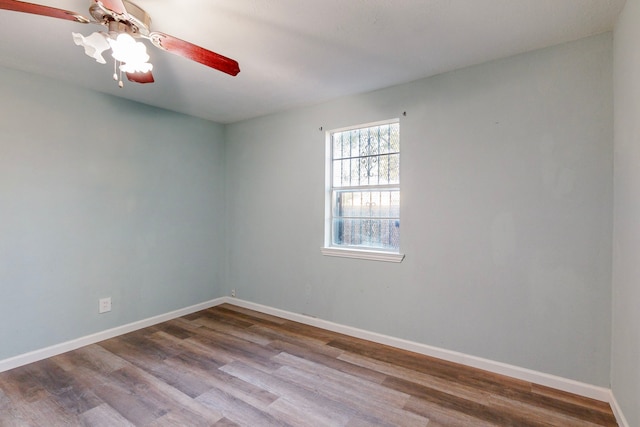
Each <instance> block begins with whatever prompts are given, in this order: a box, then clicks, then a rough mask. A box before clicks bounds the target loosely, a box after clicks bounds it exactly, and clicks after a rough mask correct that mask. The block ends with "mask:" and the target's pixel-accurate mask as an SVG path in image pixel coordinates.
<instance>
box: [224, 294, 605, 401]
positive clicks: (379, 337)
mask: <svg viewBox="0 0 640 427" xmlns="http://www.w3.org/2000/svg"><path fill="white" fill-rule="evenodd" d="M224 299H225V302H227V303H229V304H233V305H237V306H240V307H244V308H248V309H252V310H256V311H260V312H262V313H265V314H271V315H274V316H278V317H282V318H285V319H288V320H292V321H296V322H300V323H304V324H306V325H310V326H316V327H319V328H322V329H327V330H329V331H333V332H338V333H341V334H345V335H349V336H352V337H356V338H362V339H365V340H369V341H373V342H377V343H380V344H385V345H389V346H392V347H397V348H401V349H403V350H409V351H413V352H415V353H419V354H424V355H426V356H431V357H436V358H439V359H443V360H447V361H450V362H454V363H460V364H462V365H466V366H471V367H474V368H478V369H482V370H485V371H489V372H493V373H496V374H501V375H506V376H509V377H512V378H517V379H520V380H523V381H528V382H531V383H535V384H539V385H543V386H547V387H551V388H554V389H556V390H562V391H566V392H569V393H574V394H578V395H580V396H585V397H589V398H591V399H596V400H600V401H602V402H610V399H611V396H612V395H611V390H610V389H608V388H605V387H599V386H594V385H591V384H586V383H582V382H579V381H575V380H571V379H568V378H562V377H558V376H555V375H550V374H546V373H543V372H538V371H534V370H531V369H526V368H521V367H518V366H514V365H509V364H506V363H502V362H496V361H493V360H489V359H483V358H481V357H476V356H471V355H468V354H464V353H459V352H456V351H450V350H445V349H442V348H438V347H433V346H430V345H426V344H421V343H417V342H413V341H408V340H404V339H401V338H395V337H391V336H388V335H383V334H379V333H376V332H370V331H366V330H363V329H358V328H353V327H350V326H345V325H341V324H338V323H333V322H329V321H327V320H322V319H318V318H316V317H311V316H307V315H304V314H297V313H292V312H289V311H285V310H280V309H277V308H272V307H269V306H265V305H261V304H256V303H253V302H249V301H245V300H241V299H237V298H231V297H224Z"/></svg>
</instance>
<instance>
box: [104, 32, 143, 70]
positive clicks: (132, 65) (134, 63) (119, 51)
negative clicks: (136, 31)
mask: <svg viewBox="0 0 640 427" xmlns="http://www.w3.org/2000/svg"><path fill="white" fill-rule="evenodd" d="M108 41H109V45H110V46H111V50H112V56H113V58H114V59H116V60H117V61H120V62H121V63H122V65H121V66H120V69H121V70H122V71H124V72H127V73H135V72H143V73H146V72H149V71H151V70H152V69H153V65H152V64H150V63H149V62H148V61H149V55H148V54H147V47H146V46H145V44H144V43H142V42H137V41H136V40H135V39H134V38H133V37H131V36H130V35H129V34H127V33H120V34H118V36H117V37H116V38H115V39H113V38H109V39H108Z"/></svg>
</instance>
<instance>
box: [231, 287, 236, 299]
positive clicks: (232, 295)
mask: <svg viewBox="0 0 640 427" xmlns="http://www.w3.org/2000/svg"><path fill="white" fill-rule="evenodd" d="M231 297H232V298H235V297H236V290H235V289H231Z"/></svg>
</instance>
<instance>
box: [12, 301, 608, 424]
mask: <svg viewBox="0 0 640 427" xmlns="http://www.w3.org/2000/svg"><path fill="white" fill-rule="evenodd" d="M74 425H86V426H110V427H111V426H131V425H135V426H225V427H227V426H250V427H257V426H314V427H318V426H349V427H357V426H425V425H429V426H430V427H438V426H495V425H500V426H615V425H617V424H616V422H615V418H614V416H613V414H612V412H611V409H610V407H609V405H608V404H607V403H603V402H598V401H594V400H590V399H586V398H583V397H579V396H575V395H571V394H567V393H563V392H559V391H556V390H552V389H549V388H545V387H542V386H537V385H533V384H531V383H527V382H524V381H520V380H515V379H511V378H507V377H502V376H499V375H495V374H491V373H488V372H485V371H480V370H476V369H472V368H468V367H463V366H460V365H456V364H453V363H449V362H445V361H441V360H438V359H433V358H429V357H425V356H422V355H418V354H415V353H411V352H407V351H403V350H398V349H393V348H390V347H385V346H382V345H379V344H374V343H371V342H368V341H363V340H359V339H354V338H350V337H347V336H344V335H340V334H336V333H332V332H327V331H324V330H321V329H317V328H313V327H310V326H305V325H302V324H299V323H295V322H291V321H288V320H284V319H280V318H277V317H273V316H269V315H265V314H261V313H257V312H254V311H250V310H247V309H243V308H239V307H235V306H232V305H228V304H225V305H221V306H218V307H215V308H211V309H208V310H204V311H200V312H197V313H194V314H192V315H189V316H185V317H182V318H179V319H175V320H172V321H169V322H165V323H162V324H159V325H156V326H153V327H150V328H146V329H142V330H140V331H137V332H133V333H130V334H127V335H123V336H120V337H117V338H113V339H110V340H107V341H103V342H100V343H98V344H93V345H90V346H87V347H83V348H81V349H78V350H75V351H72V352H69V353H65V354H62V355H59V356H56V357H52V358H50V359H46V360H43V361H40V362H36V363H33V364H30V365H26V366H23V367H20V368H17V369H13V370H11V371H7V372H4V373H0V426H3V427H4V426H47V427H51V426H74Z"/></svg>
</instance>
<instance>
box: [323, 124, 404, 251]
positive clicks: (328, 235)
mask: <svg viewBox="0 0 640 427" xmlns="http://www.w3.org/2000/svg"><path fill="white" fill-rule="evenodd" d="M392 123H398V124H399V123H400V120H399V119H390V120H383V121H379V122H372V123H364V124H361V125H356V126H349V127H344V128H338V129H332V130H328V131H326V132H325V147H326V148H325V227H324V233H325V234H324V247H322V248H321V252H322V254H323V255H326V256H334V257H343V258H357V259H366V260H371V261H386V262H396V263H399V262H402V260H403V259H404V254H402V253H400V248H398V250H397V251H392V250H390V251H386V250H382V249H376V248H371V249H369V248H360V247H358V248H354V247H348V246H338V245H334V244H333V243H332V232H333V230H332V227H333V196H332V193H333V183H332V180H333V170H332V166H333V153H332V149H333V148H332V146H333V144H332V140H331V136H332V134H334V133H337V132H344V131H349V130H353V129H362V128H368V127H375V126H382V125H386V124H392ZM400 185H401V184H398V186H397V187H398V188H400ZM381 187H385V186H379V187H378V188H381ZM400 215H402V211H401V212H400Z"/></svg>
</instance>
